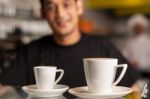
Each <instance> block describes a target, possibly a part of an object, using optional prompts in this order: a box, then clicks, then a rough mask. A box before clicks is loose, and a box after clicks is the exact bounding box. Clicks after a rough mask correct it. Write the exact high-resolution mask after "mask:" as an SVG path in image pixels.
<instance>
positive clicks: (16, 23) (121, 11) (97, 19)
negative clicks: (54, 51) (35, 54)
mask: <svg viewBox="0 0 150 99" xmlns="http://www.w3.org/2000/svg"><path fill="white" fill-rule="evenodd" d="M84 2H85V13H84V15H83V16H81V18H80V22H79V27H80V29H81V31H82V32H84V33H87V34H91V35H102V36H106V37H108V38H110V40H112V41H113V42H114V44H115V45H116V46H117V47H118V49H119V50H120V51H121V52H122V53H125V54H124V55H125V56H126V57H127V58H128V56H127V54H126V53H127V52H126V51H124V49H126V48H125V47H126V43H127V42H128V40H129V39H130V38H131V37H133V35H134V33H133V32H134V31H132V30H131V29H130V28H131V27H133V26H131V24H132V25H133V23H134V22H129V21H131V19H133V18H134V17H137V18H136V20H138V21H139V22H138V24H140V23H142V22H143V21H144V23H143V24H144V27H143V28H142V27H141V26H139V25H138V26H139V27H137V30H136V31H139V32H141V31H142V32H143V31H144V33H146V34H147V36H146V37H148V35H149V34H150V33H149V22H150V21H149V18H150V0H85V1H84ZM145 20H146V21H145ZM143 24H142V25H143ZM145 24H146V28H145ZM142 29H146V30H142ZM49 34H52V30H51V28H50V27H49V26H48V24H47V22H46V21H44V20H43V19H41V18H40V4H39V0H0V73H2V70H3V69H7V68H8V67H9V65H10V63H11V61H12V60H13V59H14V58H15V53H16V51H17V50H18V48H20V47H21V46H22V45H25V44H28V43H30V42H31V41H33V40H36V39H38V38H40V37H42V36H44V35H49ZM148 39H149V38H148ZM136 42H137V41H136ZM141 43H142V45H145V44H146V43H149V42H148V40H147V41H146V43H144V44H143V41H141ZM128 44H129V43H128ZM128 44H127V45H128ZM138 46H139V45H138ZM148 46H149V45H146V47H145V46H144V47H143V48H144V50H145V49H146V48H148ZM136 50H137V48H136ZM141 52H143V51H141ZM137 53H138V52H137ZM147 53H150V50H147ZM147 53H146V55H148V57H150V54H147ZM135 57H138V56H135ZM143 57H145V56H143ZM131 62H132V61H131ZM132 63H133V64H134V65H137V63H136V62H132ZM146 65H147V64H146ZM149 67H150V65H149ZM1 68H2V69H1Z"/></svg>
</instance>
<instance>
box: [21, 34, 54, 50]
mask: <svg viewBox="0 0 150 99" xmlns="http://www.w3.org/2000/svg"><path fill="white" fill-rule="evenodd" d="M52 40H53V38H52V35H47V36H43V37H41V38H39V39H37V40H33V41H32V42H31V43H29V44H27V45H24V46H23V47H22V49H35V48H38V47H42V46H45V45H47V44H48V45H49V46H50V45H51V44H50V43H52Z"/></svg>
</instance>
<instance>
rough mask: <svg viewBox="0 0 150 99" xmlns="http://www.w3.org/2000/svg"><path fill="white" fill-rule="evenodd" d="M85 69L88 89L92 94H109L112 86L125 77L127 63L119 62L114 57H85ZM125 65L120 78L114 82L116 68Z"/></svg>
mask: <svg viewBox="0 0 150 99" xmlns="http://www.w3.org/2000/svg"><path fill="white" fill-rule="evenodd" d="M83 62H84V70H85V77H86V82H87V85H88V90H89V92H90V93H92V94H107V93H110V92H111V91H112V87H113V86H115V85H117V84H118V83H119V82H120V81H121V79H122V78H123V76H124V74H125V72H126V70H127V64H120V65H117V64H118V59H114V58H84V59H83ZM118 67H123V69H122V72H121V73H120V76H119V77H118V79H117V80H116V81H115V82H114V79H115V76H116V70H117V68H118Z"/></svg>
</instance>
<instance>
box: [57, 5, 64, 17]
mask: <svg viewBox="0 0 150 99" xmlns="http://www.w3.org/2000/svg"><path fill="white" fill-rule="evenodd" d="M64 15H65V10H64V8H63V7H58V8H57V16H58V17H64Z"/></svg>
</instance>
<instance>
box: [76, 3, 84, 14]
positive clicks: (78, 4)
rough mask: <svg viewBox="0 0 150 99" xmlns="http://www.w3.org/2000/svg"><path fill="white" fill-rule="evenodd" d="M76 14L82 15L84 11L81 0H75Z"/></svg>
mask: <svg viewBox="0 0 150 99" xmlns="http://www.w3.org/2000/svg"><path fill="white" fill-rule="evenodd" d="M76 4H77V10H78V14H79V15H82V14H83V11H84V7H83V0H76Z"/></svg>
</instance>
